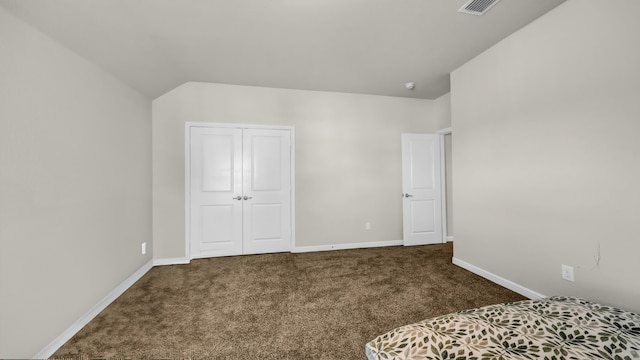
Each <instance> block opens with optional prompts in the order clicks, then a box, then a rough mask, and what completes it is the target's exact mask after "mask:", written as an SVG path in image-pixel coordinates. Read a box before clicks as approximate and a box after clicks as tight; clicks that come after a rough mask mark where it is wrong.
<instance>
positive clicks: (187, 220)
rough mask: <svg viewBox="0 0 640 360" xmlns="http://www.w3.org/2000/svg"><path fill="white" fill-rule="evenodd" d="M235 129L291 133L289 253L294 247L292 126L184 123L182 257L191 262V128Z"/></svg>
mask: <svg viewBox="0 0 640 360" xmlns="http://www.w3.org/2000/svg"><path fill="white" fill-rule="evenodd" d="M194 127H208V128H235V129H273V130H289V131H290V132H291V251H293V250H294V249H295V247H296V225H295V224H296V215H295V214H296V186H295V184H296V165H295V164H296V161H295V160H296V155H295V154H296V152H295V148H296V146H295V128H294V127H293V126H279V125H256V124H229V123H204V122H186V123H185V126H184V164H185V166H184V199H185V202H184V203H185V207H184V255H185V258H186V259H188V260H191V259H192V257H191V244H190V239H191V192H190V189H189V186H190V185H189V184H191V175H190V173H191V162H190V161H189V160H190V159H191V146H190V141H191V128H194Z"/></svg>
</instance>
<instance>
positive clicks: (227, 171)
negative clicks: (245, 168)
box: [200, 134, 236, 192]
mask: <svg viewBox="0 0 640 360" xmlns="http://www.w3.org/2000/svg"><path fill="white" fill-rule="evenodd" d="M200 136H201V139H200V141H201V143H202V164H201V166H202V190H203V191H227V192H229V191H232V190H233V186H234V159H235V156H236V154H235V151H234V150H235V148H234V145H235V144H234V141H235V140H236V139H235V137H234V136H233V135H231V134H230V135H213V134H201V135H200Z"/></svg>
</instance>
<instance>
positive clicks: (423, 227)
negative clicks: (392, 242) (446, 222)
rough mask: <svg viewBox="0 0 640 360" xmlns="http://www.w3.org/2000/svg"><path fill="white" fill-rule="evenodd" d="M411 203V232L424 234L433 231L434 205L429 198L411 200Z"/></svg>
mask: <svg viewBox="0 0 640 360" xmlns="http://www.w3.org/2000/svg"><path fill="white" fill-rule="evenodd" d="M410 204H411V233H412V234H425V233H430V232H433V231H435V224H434V223H433V221H434V205H433V201H430V200H424V201H422V200H413V201H410Z"/></svg>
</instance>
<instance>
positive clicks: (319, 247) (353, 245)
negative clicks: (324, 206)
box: [291, 240, 404, 253]
mask: <svg viewBox="0 0 640 360" xmlns="http://www.w3.org/2000/svg"><path fill="white" fill-rule="evenodd" d="M401 245H404V241H402V240H389V241H374V242H361V243H351V244H334V245H316V246H296V247H295V248H293V249H292V250H291V252H293V253H302V252H313V251H330V250H346V249H363V248H372V247H383V246H401Z"/></svg>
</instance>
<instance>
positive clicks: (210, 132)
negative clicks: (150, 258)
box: [189, 126, 292, 258]
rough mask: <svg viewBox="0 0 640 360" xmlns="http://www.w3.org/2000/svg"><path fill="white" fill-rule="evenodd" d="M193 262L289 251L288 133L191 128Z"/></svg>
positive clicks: (289, 135) (270, 130)
mask: <svg viewBox="0 0 640 360" xmlns="http://www.w3.org/2000/svg"><path fill="white" fill-rule="evenodd" d="M189 147H190V154H189V161H190V164H189V166H190V171H189V175H190V180H189V182H190V184H189V185H190V188H189V195H190V199H189V200H190V205H189V210H190V214H189V217H190V252H191V258H201V257H213V256H228V255H242V254H260V253H272V252H284V251H291V235H292V226H291V225H292V224H291V219H292V217H291V208H292V206H291V205H292V204H291V198H292V197H291V188H292V187H291V180H292V179H291V131H289V130H280V129H251V128H246V129H240V128H216V127H195V126H194V127H191V128H190V145H189Z"/></svg>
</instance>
